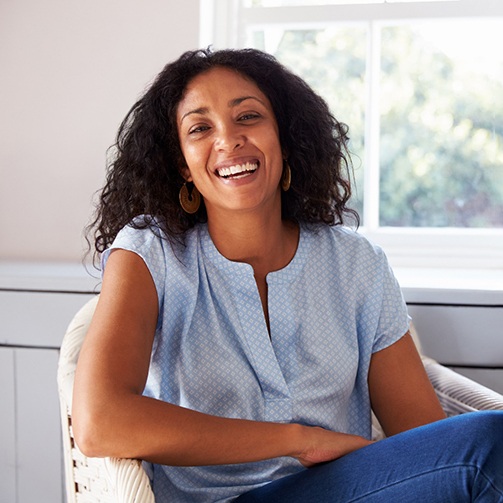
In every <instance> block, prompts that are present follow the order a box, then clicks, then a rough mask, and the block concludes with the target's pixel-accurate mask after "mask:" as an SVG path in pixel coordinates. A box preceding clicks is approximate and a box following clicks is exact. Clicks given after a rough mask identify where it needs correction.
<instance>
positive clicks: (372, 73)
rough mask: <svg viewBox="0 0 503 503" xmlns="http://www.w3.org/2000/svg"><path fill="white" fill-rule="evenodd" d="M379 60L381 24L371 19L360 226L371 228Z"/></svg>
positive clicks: (375, 204) (375, 205) (375, 220)
mask: <svg viewBox="0 0 503 503" xmlns="http://www.w3.org/2000/svg"><path fill="white" fill-rule="evenodd" d="M380 60H381V29H380V25H379V24H377V23H376V22H374V21H370V22H369V31H368V43H367V69H366V80H367V83H366V84H367V85H366V87H367V99H366V104H365V157H364V163H365V164H364V175H363V177H364V178H363V193H364V198H363V225H364V226H365V227H366V228H367V229H368V230H370V231H373V230H376V229H377V228H378V227H379V178H380V168H379V126H380V110H379V91H380V90H379V88H380V82H379V80H380Z"/></svg>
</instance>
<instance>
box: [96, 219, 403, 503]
mask: <svg viewBox="0 0 503 503" xmlns="http://www.w3.org/2000/svg"><path fill="white" fill-rule="evenodd" d="M114 248H121V249H126V250H130V251H133V252H135V253H137V254H138V255H139V256H141V257H142V258H143V260H144V261H145V263H146V264H147V266H148V269H149V270H150V273H151V275H152V278H153V280H154V282H155V286H156V289H157V294H158V300H159V313H160V314H159V320H158V326H157V332H156V336H155V341H154V347H153V351H152V357H151V366H150V371H149V376H148V382H147V385H146V388H145V391H144V394H145V395H148V396H151V397H155V398H158V399H161V400H165V401H167V402H171V403H174V404H178V405H182V406H184V407H188V408H191V409H194V410H198V411H202V412H205V413H208V414H214V415H218V416H225V417H234V418H246V419H253V420H259V421H276V422H297V423H303V424H307V425H317V426H322V427H324V428H328V429H331V430H334V431H342V432H347V433H353V434H356V435H362V436H365V437H367V438H370V435H371V418H370V413H371V412H370V403H369V394H368V389H367V375H368V369H369V363H370V358H371V355H372V353H373V352H376V351H379V350H381V349H384V348H385V347H387V346H389V345H391V344H392V343H394V342H395V341H397V340H398V339H399V338H400V337H401V336H403V335H404V334H405V332H406V331H407V329H408V324H409V318H408V315H407V310H406V306H405V303H404V300H403V297H402V294H401V291H400V288H399V286H398V284H397V282H396V280H395V278H394V276H393V274H392V272H391V270H390V268H389V266H388V263H387V260H386V257H385V255H384V253H383V252H382V251H381V250H380V249H379V248H378V247H376V246H373V245H372V244H370V243H369V242H368V241H367V240H366V239H365V238H364V237H362V236H361V235H359V234H357V233H355V232H353V231H350V230H348V229H346V228H344V227H341V226H336V227H329V226H317V227H308V226H305V225H301V230H300V238H299V245H298V249H297V252H296V254H295V257H294V258H293V260H292V261H291V262H290V263H289V264H288V265H287V266H286V267H285V268H284V269H282V270H279V271H276V272H272V273H270V274H269V275H268V276H267V284H268V296H269V298H268V301H269V318H270V330H271V331H270V337H269V332H268V330H267V326H266V322H265V318H264V314H263V310H262V304H261V301H260V297H259V294H258V290H257V286H256V283H255V280H254V277H253V269H252V268H251V266H249V265H248V264H243V263H237V262H232V261H229V260H227V259H226V258H225V257H223V256H222V255H221V254H220V253H219V252H218V250H217V249H216V247H215V246H214V244H213V242H212V240H211V237H210V235H209V233H208V229H207V226H206V225H198V226H196V227H195V228H194V229H192V230H191V231H190V232H189V233H188V234H187V236H186V243H185V246H181V245H179V246H178V245H170V244H169V242H168V241H167V240H165V239H162V238H161V237H159V232H152V230H149V229H146V230H136V229H133V228H131V227H126V228H124V229H123V230H122V231H121V232H120V233H119V235H118V236H117V238H116V240H115V242H114V243H113V245H112V247H111V249H114ZM109 252H110V250H108V251H107V252H105V253H104V255H103V265H104V266H105V263H106V259H107V257H108V255H109ZM201 449H204V445H202V446H201ZM302 469H303V467H302V465H301V464H300V463H299V462H298V461H296V460H295V459H293V458H286V457H285V458H277V459H272V460H267V461H262V462H257V463H247V464H238V465H226V466H210V467H167V466H157V465H154V466H153V488H154V492H155V495H156V501H160V502H162V501H170V502H192V503H195V502H209V501H212V502H217V501H218V502H225V501H231V500H232V499H233V498H234V497H236V496H237V495H239V494H241V493H243V492H246V491H248V490H250V489H252V488H255V487H258V486H260V485H263V484H266V483H268V482H270V481H271V480H275V479H277V478H279V477H283V476H285V475H289V474H292V473H295V472H298V471H299V470H302Z"/></svg>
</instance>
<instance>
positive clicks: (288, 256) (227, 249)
mask: <svg viewBox="0 0 503 503" xmlns="http://www.w3.org/2000/svg"><path fill="white" fill-rule="evenodd" d="M211 217H212V216H211V215H208V229H209V233H210V236H211V238H212V240H213V243H214V244H215V246H216V247H217V249H218V251H219V252H220V253H221V254H222V255H223V256H224V257H226V258H228V259H229V260H233V261H235V262H244V263H247V264H250V265H251V266H252V267H253V270H254V271H255V276H256V277H263V278H265V276H266V275H267V274H268V273H269V272H272V271H276V270H279V269H282V268H283V267H285V266H286V265H287V264H288V263H289V262H290V261H291V260H292V258H293V256H294V255H295V252H296V250H297V244H298V226H297V225H296V224H294V223H293V222H289V221H283V220H281V215H280V213H279V212H276V213H275V214H274V215H257V214H256V213H254V214H245V215H241V214H231V215H225V216H224V218H211Z"/></svg>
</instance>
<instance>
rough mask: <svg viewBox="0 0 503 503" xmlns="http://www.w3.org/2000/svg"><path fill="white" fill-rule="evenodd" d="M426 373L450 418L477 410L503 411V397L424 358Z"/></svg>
mask: <svg viewBox="0 0 503 503" xmlns="http://www.w3.org/2000/svg"><path fill="white" fill-rule="evenodd" d="M423 364H424V367H425V369H426V373H427V374H428V377H429V379H430V382H431V384H432V385H433V387H434V389H435V392H436V393H437V396H438V398H439V400H440V403H441V405H442V408H443V409H444V411H445V413H446V414H447V415H448V416H454V415H457V414H462V413H464V412H473V411H477V410H503V396H502V395H500V394H499V393H497V392H496V391H493V390H491V389H489V388H486V387H485V386H483V385H482V384H478V383H476V382H475V381H472V380H471V379H468V378H467V377H465V376H462V375H461V374H458V373H457V372H454V371H453V370H451V369H448V368H447V367H444V366H443V365H441V364H440V363H438V362H436V361H435V360H433V359H431V358H428V357H425V356H423Z"/></svg>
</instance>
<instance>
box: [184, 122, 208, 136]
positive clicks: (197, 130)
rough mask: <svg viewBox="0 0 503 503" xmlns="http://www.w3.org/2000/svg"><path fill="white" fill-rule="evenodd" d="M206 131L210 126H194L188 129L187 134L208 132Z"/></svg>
mask: <svg viewBox="0 0 503 503" xmlns="http://www.w3.org/2000/svg"><path fill="white" fill-rule="evenodd" d="M208 129H210V126H207V125H206V124H196V125H195V126H192V127H191V128H190V129H189V134H197V133H204V132H205V131H208Z"/></svg>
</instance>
